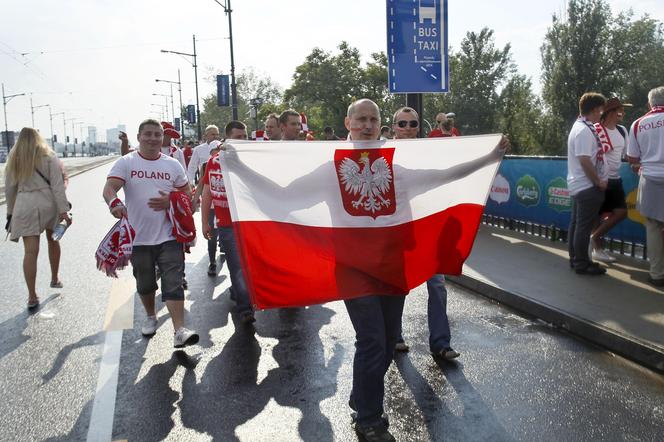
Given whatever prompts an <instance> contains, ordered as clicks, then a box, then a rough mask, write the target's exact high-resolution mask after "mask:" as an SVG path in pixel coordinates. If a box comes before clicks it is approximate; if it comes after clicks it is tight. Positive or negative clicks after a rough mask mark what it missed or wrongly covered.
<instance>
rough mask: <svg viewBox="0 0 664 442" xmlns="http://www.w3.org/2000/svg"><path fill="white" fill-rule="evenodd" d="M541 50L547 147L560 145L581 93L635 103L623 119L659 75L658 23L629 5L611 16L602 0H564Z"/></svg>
mask: <svg viewBox="0 0 664 442" xmlns="http://www.w3.org/2000/svg"><path fill="white" fill-rule="evenodd" d="M541 53H542V82H543V88H542V98H543V100H544V103H545V104H546V106H547V110H548V112H549V113H550V116H549V118H548V121H549V122H550V123H551V124H552V127H550V129H551V131H550V133H549V134H548V140H549V141H548V142H549V143H551V144H548V145H547V147H548V149H549V150H551V151H553V152H560V151H563V150H564V146H565V145H566V140H567V133H568V131H569V129H570V127H571V125H572V123H573V122H574V119H575V118H576V116H577V115H578V101H579V98H580V97H581V95H583V93H585V92H588V91H597V92H601V93H603V94H604V95H605V96H607V97H610V96H618V97H620V98H621V99H622V100H624V101H627V102H632V103H634V104H635V105H636V107H635V108H634V109H633V110H632V111H628V114H627V120H626V123H629V122H630V121H632V120H634V119H635V118H638V116H640V115H641V114H642V113H643V112H645V110H646V101H647V93H648V90H650V89H652V88H653V87H656V86H659V85H661V83H662V78H664V64H663V63H662V62H661V60H664V38H663V34H662V25H661V23H658V22H657V21H655V20H653V19H651V18H649V17H648V16H644V17H642V18H640V19H638V20H635V19H634V16H633V13H632V12H631V11H627V12H623V13H620V14H618V15H617V16H614V15H613V14H612V13H611V9H610V8H609V5H608V4H607V2H606V1H605V0H570V1H569V3H568V8H567V17H566V19H563V18H561V17H559V16H556V15H554V16H553V23H552V25H551V27H550V28H549V30H548V32H547V34H546V36H545V39H544V44H543V45H542V48H541Z"/></svg>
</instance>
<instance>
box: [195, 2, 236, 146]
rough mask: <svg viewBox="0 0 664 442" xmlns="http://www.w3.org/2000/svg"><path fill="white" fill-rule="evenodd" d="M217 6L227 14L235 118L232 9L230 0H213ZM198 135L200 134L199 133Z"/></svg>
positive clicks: (232, 100)
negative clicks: (222, 1)
mask: <svg viewBox="0 0 664 442" xmlns="http://www.w3.org/2000/svg"><path fill="white" fill-rule="evenodd" d="M214 1H215V2H216V3H217V4H218V5H219V6H221V7H222V8H224V12H225V13H226V15H227V16H228V35H229V40H230V43H231V94H232V97H231V103H232V106H233V119H234V120H237V119H238V116H237V112H238V110H237V85H236V84H235V57H234V56H233V20H232V18H231V14H232V13H233V10H232V9H231V0H224V3H223V4H221V3H219V1H218V0H214ZM199 137H200V135H199Z"/></svg>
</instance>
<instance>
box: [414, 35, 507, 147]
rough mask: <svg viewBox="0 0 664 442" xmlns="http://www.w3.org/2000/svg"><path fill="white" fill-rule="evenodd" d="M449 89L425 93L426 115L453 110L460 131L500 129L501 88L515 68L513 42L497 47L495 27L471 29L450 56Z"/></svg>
mask: <svg viewBox="0 0 664 442" xmlns="http://www.w3.org/2000/svg"><path fill="white" fill-rule="evenodd" d="M449 60H450V92H449V93H448V94H444V95H443V94H437V95H428V96H425V101H424V114H425V115H424V116H425V118H427V119H430V120H431V121H433V120H434V119H435V115H436V114H437V113H438V112H441V111H444V112H454V113H455V114H456V116H457V121H458V122H459V125H460V129H461V132H462V133H464V134H468V135H471V134H480V133H489V132H495V131H497V130H498V120H497V114H498V108H499V98H500V97H499V94H498V90H499V89H500V87H501V86H502V85H503V84H504V83H505V82H506V81H507V79H508V78H509V77H510V75H511V74H512V73H513V72H514V71H515V66H514V63H513V62H512V56H511V54H510V45H509V44H507V45H505V47H504V48H502V49H497V48H496V47H495V44H494V36H493V31H492V30H490V29H488V28H484V29H482V30H481V31H480V32H479V33H475V32H468V33H467V34H466V37H464V39H463V40H462V42H461V46H460V49H459V52H456V53H455V52H452V53H451V55H450V57H449Z"/></svg>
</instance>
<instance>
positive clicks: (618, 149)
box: [604, 127, 627, 180]
mask: <svg viewBox="0 0 664 442" xmlns="http://www.w3.org/2000/svg"><path fill="white" fill-rule="evenodd" d="M605 129H606V132H607V133H608V134H609V138H610V139H611V145H612V146H613V149H612V150H610V151H608V152H606V153H604V162H605V163H606V166H607V168H608V172H609V178H610V179H612V180H617V179H618V178H620V164H621V163H622V156H623V152H624V151H625V147H626V144H627V140H626V139H625V137H623V136H622V134H621V133H620V131H619V130H618V129H617V128H616V129H609V128H608V127H607V128H605ZM625 135H627V130H626V129H625Z"/></svg>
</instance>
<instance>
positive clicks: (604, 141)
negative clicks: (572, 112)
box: [594, 123, 613, 154]
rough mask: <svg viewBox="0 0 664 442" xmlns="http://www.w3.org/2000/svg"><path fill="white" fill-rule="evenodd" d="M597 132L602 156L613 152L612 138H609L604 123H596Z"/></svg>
mask: <svg viewBox="0 0 664 442" xmlns="http://www.w3.org/2000/svg"><path fill="white" fill-rule="evenodd" d="M594 126H595V132H597V136H598V137H599V142H600V146H599V148H600V151H601V153H602V154H605V153H607V152H609V151H611V150H613V143H611V137H609V132H608V131H607V130H606V127H604V125H603V124H602V123H595V124H594Z"/></svg>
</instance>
